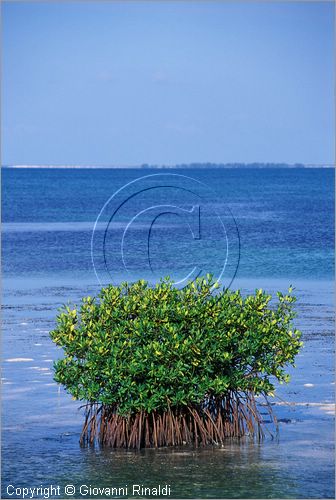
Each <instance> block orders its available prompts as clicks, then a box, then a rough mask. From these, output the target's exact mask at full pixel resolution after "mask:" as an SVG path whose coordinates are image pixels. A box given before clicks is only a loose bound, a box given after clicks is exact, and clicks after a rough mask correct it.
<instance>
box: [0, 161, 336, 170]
mask: <svg viewBox="0 0 336 500" xmlns="http://www.w3.org/2000/svg"><path fill="white" fill-rule="evenodd" d="M334 167H335V165H331V164H327V163H325V164H304V163H257V162H255V163H210V162H208V163H178V164H176V165H165V164H162V165H157V164H149V163H142V164H141V165H3V167H2V168H50V169H52V168H54V169H59V168H62V169H64V168H69V169H71V168H78V169H84V168H93V169H95V168H96V169H103V168H104V169H181V170H186V169H210V168H212V169H221V168H222V169H224V168H226V169H238V168H246V169H248V168H251V169H253V168H260V169H262V168H264V169H265V168H267V169H274V168H334Z"/></svg>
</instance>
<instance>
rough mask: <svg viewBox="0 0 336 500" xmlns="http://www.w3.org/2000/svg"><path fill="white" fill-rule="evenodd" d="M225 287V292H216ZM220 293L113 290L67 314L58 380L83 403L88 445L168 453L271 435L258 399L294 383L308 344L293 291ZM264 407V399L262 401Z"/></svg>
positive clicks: (202, 287)
mask: <svg viewBox="0 0 336 500" xmlns="http://www.w3.org/2000/svg"><path fill="white" fill-rule="evenodd" d="M215 286H216V285H215ZM277 295H278V300H277V303H276V304H272V305H271V304H270V301H271V296H270V295H267V294H266V293H264V292H263V291H262V290H256V291H255V294H253V295H250V296H246V297H244V296H242V294H241V293H240V291H230V290H228V289H225V290H222V291H218V290H217V291H216V292H214V283H213V282H212V278H211V277H210V276H207V277H206V278H199V279H197V280H196V281H195V282H191V283H189V284H188V286H187V287H186V288H184V289H183V290H178V289H176V288H175V287H174V286H173V284H172V283H171V282H170V281H169V280H168V279H167V280H163V281H162V282H160V283H159V284H157V285H156V286H154V287H151V286H149V284H148V283H147V282H145V281H138V282H136V283H133V284H128V283H122V284H121V285H120V286H112V285H111V286H108V287H106V288H103V289H102V290H101V292H100V294H99V295H98V297H97V298H93V297H85V298H83V299H82V303H81V305H80V307H79V308H78V309H77V308H71V307H69V306H64V307H63V308H62V310H61V311H60V314H59V315H58V317H57V326H56V328H55V329H54V330H53V331H52V332H51V338H52V340H53V341H54V342H55V343H56V344H57V345H58V346H61V347H62V348H63V350H64V358H63V359H60V360H58V361H57V362H56V363H55V380H56V381H57V382H58V383H60V384H63V385H64V386H65V388H66V390H67V391H68V392H69V393H70V394H72V396H73V397H74V398H75V399H78V400H83V401H84V402H85V408H86V418H85V423H84V426H83V431H82V435H81V443H82V444H85V443H91V444H92V443H94V442H95V441H96V440H98V442H99V443H101V444H103V445H108V446H112V447H127V448H140V447H158V446H170V445H182V444H186V443H193V444H194V445H196V446H197V445H205V444H208V443H223V440H224V439H225V438H226V437H229V436H231V437H240V436H243V435H250V436H259V437H260V436H261V435H262V434H263V425H262V417H261V414H260V412H259V410H258V404H257V400H256V397H258V396H264V397H265V398H267V395H269V394H272V393H273V390H274V383H275V381H280V382H287V381H288V375H286V373H285V367H286V365H289V364H293V363H294V358H295V355H296V354H297V353H298V351H299V348H300V345H301V342H300V341H299V338H300V332H299V331H298V330H296V329H294V328H293V326H292V319H293V317H294V312H293V306H292V305H293V302H294V301H295V297H294V296H292V294H291V290H289V293H288V294H287V295H283V294H281V293H279V292H278V294H277ZM257 399H258V398H257Z"/></svg>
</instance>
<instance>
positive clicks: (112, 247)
mask: <svg viewBox="0 0 336 500" xmlns="http://www.w3.org/2000/svg"><path fill="white" fill-rule="evenodd" d="M160 172H161V173H162V172H163V173H165V174H178V175H182V176H183V175H184V176H188V177H191V178H193V179H196V180H199V181H201V182H202V183H204V184H205V185H206V186H208V187H209V188H210V189H209V192H205V191H204V190H203V188H201V191H202V193H201V195H202V200H201V215H200V227H201V230H202V233H203V234H202V237H201V239H200V240H197V239H195V238H193V237H192V235H191V232H190V229H189V228H188V226H187V225H186V224H187V222H188V221H187V220H186V219H185V218H184V217H183V216H182V217H179V216H178V214H176V213H175V214H174V213H166V214H163V215H161V217H160V218H158V219H157V221H156V224H155V225H154V226H153V231H152V233H151V240H150V254H151V263H152V268H153V270H154V271H155V277H159V276H160V275H166V274H167V273H168V274H170V275H172V277H174V279H176V280H177V279H180V278H181V277H184V276H185V275H186V272H187V270H190V269H192V265H196V266H197V267H198V268H199V269H200V270H201V271H202V272H203V273H204V272H213V273H214V274H215V275H216V276H217V275H218V274H219V269H220V268H221V266H222V262H223V260H224V259H225V257H226V250H227V249H226V248H224V246H225V245H224V241H219V240H220V236H219V226H218V223H217V220H216V217H215V216H214V213H215V212H216V213H218V214H219V215H220V216H221V217H222V218H223V220H224V223H225V224H226V222H227V223H228V224H229V226H230V225H231V226H230V227H229V233H230V231H231V233H230V234H229V243H230V244H231V248H229V251H230V256H229V259H228V266H227V268H226V270H225V272H224V277H227V278H229V277H232V276H233V274H234V271H235V269H230V265H231V266H232V267H234V268H235V267H236V264H237V263H238V247H237V245H238V241H237V237H236V235H235V234H233V231H234V228H233V219H231V220H229V216H228V214H229V211H228V209H229V210H230V211H231V213H232V216H233V218H234V220H235V221H236V224H237V228H238V233H239V241H240V260H239V265H238V270H237V277H241V278H245V277H253V278H255V277H272V278H276V277H277V278H280V277H283V278H287V279H289V280H291V279H295V278H307V279H332V278H333V272H334V270H333V263H334V259H333V252H334V171H333V170H332V169H270V170H266V169H212V170H202V169H201V170H190V169H188V170H169V171H167V170H165V171H158V170H142V169H141V170H140V169H127V170H123V169H115V170H111V169H108V170H107V169H69V170H65V169H36V170H34V169H3V174H2V175H3V208H2V214H3V215H2V216H3V222H4V228H3V230H4V235H3V262H4V273H5V276H6V275H12V276H13V275H15V276H19V275H26V274H29V275H30V276H32V275H44V274H45V273H56V274H57V275H58V276H59V275H60V273H69V272H71V273H72V274H73V275H74V276H75V275H77V274H80V273H84V274H85V275H90V273H92V271H93V268H92V262H91V252H90V245H91V235H92V229H93V224H94V222H95V220H96V218H97V216H98V214H99V212H100V210H101V208H102V207H103V205H104V203H105V202H106V201H107V200H108V199H109V198H110V197H111V196H112V195H113V193H114V192H115V191H116V190H118V189H120V188H121V187H122V186H124V185H125V184H127V183H129V182H130V181H133V180H134V179H136V178H138V177H142V176H147V175H151V174H158V173H160ZM171 178H172V179H173V180H172V181H171V184H174V183H175V187H173V188H170V189H168V188H166V189H164V188H162V189H157V190H151V191H150V192H149V193H140V194H139V193H137V195H136V196H133V198H132V199H130V200H128V201H127V202H126V203H124V205H123V207H122V210H119V212H118V214H117V218H115V219H113V221H112V225H110V226H108V231H107V233H106V234H107V238H106V241H105V243H106V246H105V247H106V253H107V254H108V258H107V260H108V262H107V266H108V270H109V271H111V275H112V279H113V278H115V277H117V276H120V275H121V276H122V277H127V278H131V277H132V276H133V275H134V276H135V277H138V275H141V274H143V271H145V270H146V265H147V263H146V261H145V260H146V259H145V253H146V252H145V239H146V234H147V233H148V227H147V226H146V224H145V218H146V217H145V216H146V214H144V217H142V218H141V217H138V218H137V219H136V220H135V221H134V223H133V225H132V227H131V228H130V229H131V230H130V231H128V233H127V236H126V238H125V249H126V250H125V260H126V264H127V268H128V269H129V271H130V273H129V274H128V275H127V274H125V268H124V266H123V264H121V263H120V262H117V261H118V258H117V257H118V256H117V257H116V255H117V254H118V255H119V256H120V239H121V238H120V234H118V230H120V231H121V230H123V229H125V226H123V227H121V228H119V229H118V224H126V223H127V222H128V221H129V220H131V218H132V217H134V216H135V215H137V214H138V213H139V211H141V210H143V209H144V208H148V207H150V206H152V205H158V204H161V205H164V204H171V205H175V206H176V205H178V206H180V207H183V206H184V207H187V208H189V209H191V207H192V206H193V205H194V204H195V196H194V195H193V194H191V195H190V193H186V192H185V191H184V192H183V191H181V189H180V187H181V186H182V184H181V182H180V178H179V177H175V178H174V176H172V177H171ZM183 182H184V181H183ZM161 184H162V182H161ZM185 185H187V186H188V185H190V187H191V189H192V190H194V183H193V181H189V182H188V181H187V184H185ZM144 186H145V187H146V181H143V182H141V183H139V189H138V191H140V190H141V188H143V187H144ZM154 191H155V192H154ZM194 191H195V190H194ZM203 191H204V192H203ZM129 193H130V188H126V189H125V190H124V191H123V192H122V193H121V194H120V196H119V201H120V200H121V201H123V200H125V199H127V196H128V195H129ZM198 194H199V193H196V195H198ZM145 195H146V196H145ZM203 195H204V196H203ZM111 210H112V208H110V207H108V208H107V213H106V214H104V217H105V218H104V219H103V220H102V229H103V230H104V229H106V224H107V221H108V218H109V216H110V215H111ZM214 211H215V212H214ZM154 215H155V214H149V213H148V216H147V219H148V218H152V219H153V218H154ZM115 220H116V223H115V224H116V225H117V227H115V226H113V224H114V221H115ZM79 222H80V223H81V224H72V223H79ZM31 223H37V224H35V225H34V224H31ZM61 223H63V224H61ZM190 223H191V225H193V224H194V225H196V226H197V220H196V217H191V218H190ZM194 229H195V228H194ZM196 230H197V227H196ZM96 234H98V231H97V233H96ZM103 234H105V233H104V231H101V236H102V235H103ZM97 245H98V249H96V250H95V251H96V252H98V253H99V252H101V248H100V247H99V245H100V242H99V241H97ZM100 257H102V256H101V255H98V256H97V259H98V261H99V258H100ZM119 260H120V259H119ZM210 261H211V262H210ZM99 265H100V263H99V262H98V266H99ZM102 265H103V264H102ZM147 267H148V266H147ZM76 273H77V274H76Z"/></svg>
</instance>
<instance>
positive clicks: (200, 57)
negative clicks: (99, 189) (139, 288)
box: [2, 1, 334, 165]
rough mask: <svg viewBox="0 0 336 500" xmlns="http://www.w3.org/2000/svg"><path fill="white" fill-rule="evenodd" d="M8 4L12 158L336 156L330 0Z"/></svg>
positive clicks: (319, 159)
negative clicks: (306, 0) (324, 0)
mask: <svg viewBox="0 0 336 500" xmlns="http://www.w3.org/2000/svg"><path fill="white" fill-rule="evenodd" d="M2 9H3V19H2V23H3V62H2V71H3V73H2V74H3V80H2V109H3V111H2V163H3V164H83V165H88V164H122V165H133V164H141V163H156V164H163V163H164V164H175V163H181V162H183V163H189V162H208V161H209V162H223V163H226V162H288V163H295V162H303V163H332V162H333V161H334V144H333V141H334V122H333V113H334V102H333V85H334V74H333V55H334V54H333V4H332V3H321V2H316V3H315V2H313V3H298V2H296V3H290V2H276V3H273V2H271V3H265V2H259V3H250V2H248V3H243V2H236V3H235V4H234V3H228V2H209V1H207V2H182V3H178V2H156V3H155V2H144V3H142V2H123V3H122V2H120V3H117V2H65V3H64V2H59V3H57V2H52V3H49V2H42V3H40V2H38V3H34V2H32V3H27V2H16V3H10V2H7V3H3V4H2Z"/></svg>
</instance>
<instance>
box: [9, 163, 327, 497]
mask: <svg viewBox="0 0 336 500" xmlns="http://www.w3.org/2000/svg"><path fill="white" fill-rule="evenodd" d="M150 173H152V172H150ZM143 174H144V172H143V171H127V172H124V171H119V170H118V171H113V172H111V171H100V170H98V171H95V170H92V171H88V170H87V171H80V170H79V171H69V172H67V171H33V172H32V171H26V170H24V171H23V170H22V171H12V170H6V169H4V171H3V176H4V183H3V184H4V188H3V189H4V194H5V198H4V209H3V217H4V221H5V224H4V235H3V238H4V242H3V259H4V281H3V326H4V328H3V331H4V334H3V343H2V348H3V359H4V362H3V366H4V370H3V386H2V390H3V407H2V412H3V422H2V426H3V428H2V437H3V442H2V447H3V456H2V497H3V498H18V496H15V495H12V496H10V494H9V493H8V492H7V486H8V485H9V484H12V485H15V486H16V487H34V486H40V485H41V484H42V485H43V486H48V485H50V484H53V485H59V486H60V488H61V492H62V491H63V492H64V487H65V485H67V484H73V485H74V486H75V487H76V496H75V497H77V498H89V497H90V496H89V495H84V494H82V495H80V489H79V488H80V485H81V484H84V485H87V486H90V485H91V486H92V487H116V486H118V487H119V486H122V487H124V486H125V485H126V484H127V485H128V488H129V489H128V491H129V492H131V486H132V484H143V485H144V486H147V487H150V486H156V485H158V484H161V485H164V484H170V487H171V491H172V497H174V498H195V497H196V498H204V497H208V498H333V497H334V449H333V442H334V414H333V406H332V405H333V403H334V374H333V366H334V365H333V355H334V336H333V329H334V313H333V295H334V292H333V284H332V282H331V279H332V277H333V258H332V254H333V240H332V233H333V225H334V222H333V217H332V213H333V211H332V207H333V188H332V182H333V172H332V171H326V170H325V171H323V172H322V171H321V172H320V171H316V170H315V171H310V170H309V171H307V170H306V171H304V170H300V169H297V170H296V169H295V170H293V171H284V170H280V171H272V172H271V171H269V172H263V171H261V170H258V171H257V170H256V171H254V172H252V171H246V170H245V171H244V172H237V171H229V172H220V171H212V172H205V171H197V172H190V171H188V172H187V175H191V176H192V177H197V178H199V179H200V180H202V181H203V182H204V181H206V182H207V183H208V184H209V185H211V189H215V191H216V193H217V198H216V199H215V198H210V200H209V199H208V200H207V203H208V206H212V205H214V204H215V205H216V207H217V209H218V210H220V207H221V204H223V202H225V205H228V206H229V208H230V210H231V211H232V212H233V214H234V217H235V220H236V222H237V225H238V229H239V238H240V261H239V266H238V272H237V275H236V277H235V280H234V281H233V283H232V285H231V286H232V288H242V290H243V292H244V293H247V292H249V291H251V290H253V289H254V288H255V287H258V288H259V287H264V288H265V289H266V290H268V291H270V292H271V293H274V292H275V291H276V290H278V289H280V290H285V289H286V287H288V285H289V284H293V285H294V286H295V287H296V293H297V296H298V302H297V312H298V317H297V326H298V327H299V328H301V329H302V331H303V341H304V348H303V350H302V353H301V354H300V355H299V356H298V358H297V368H296V369H292V370H291V375H292V380H291V382H290V384H289V385H288V386H280V387H278V390H277V394H278V396H279V398H280V399H275V400H274V401H273V403H274V410H275V411H276V414H277V415H278V418H279V419H280V434H279V438H278V439H276V440H271V439H270V438H267V439H265V441H264V442H262V443H259V444H258V443H252V442H248V441H244V442H237V441H230V442H228V443H227V444H226V445H225V446H224V447H223V448H212V447H211V448H208V449H199V450H195V449H189V448H188V449H164V450H159V451H157V450H147V451H142V452H140V453H139V452H125V451H110V450H99V449H81V448H80V447H79V445H78V439H79V433H80V428H81V424H82V421H83V418H82V414H81V412H80V411H79V410H78V409H77V408H78V403H77V402H75V401H72V400H71V398H70V397H69V396H68V395H67V394H66V393H65V392H64V391H63V389H61V388H59V387H58V386H57V385H56V384H55V383H54V382H53V377H52V362H53V360H54V359H56V358H57V357H59V356H60V355H61V352H60V350H58V349H56V347H55V346H54V345H53V344H52V343H51V341H50V339H49V336H48V332H49V331H50V329H52V327H53V325H54V318H55V314H56V310H57V307H59V306H60V305H61V304H62V303H64V302H66V301H68V300H71V301H74V302H77V301H78V300H79V299H80V297H82V296H83V295H85V294H89V293H90V294H93V293H96V292H97V290H98V289H99V285H98V283H97V279H96V276H95V274H94V271H93V267H92V261H91V251H90V243H91V235H92V227H93V225H94V221H95V219H96V217H97V215H98V213H99V211H100V209H101V207H102V206H103V204H104V203H105V201H106V200H107V199H108V197H109V196H110V195H111V194H112V193H113V191H114V189H116V188H119V187H121V186H122V185H123V184H124V183H125V182H126V181H129V180H131V179H134V178H136V177H138V176H140V175H143ZM218 193H219V194H218ZM160 196H161V198H160V197H159V202H160V203H163V201H164V200H165V197H164V195H160ZM177 198H178V195H177ZM162 200H163V201H162ZM177 201H178V200H177ZM177 201H176V202H177ZM183 201H184V202H186V200H183ZM187 201H188V203H192V202H193V200H192V199H190V200H187ZM139 206H141V204H140V205H139ZM218 207H219V208H218ZM133 208H134V207H129V209H130V212H127V211H126V212H125V213H124V214H122V215H123V217H124V218H125V219H126V220H127V217H128V216H129V214H130V213H131V214H132V213H133V212H132V210H133ZM205 209H206V207H205ZM222 209H223V207H222ZM223 213H224V214H226V213H227V212H223ZM208 215H209V214H208ZM202 220H203V221H204V219H201V221H202ZM205 220H206V221H207V228H206V229H207V231H208V232H207V233H204V234H206V235H207V236H208V239H209V241H210V243H209V245H208V246H205V247H203V251H204V254H203V256H202V252H200V253H199V254H197V252H196V255H197V259H195V258H194V253H193V252H191V250H190V245H189V241H190V235H188V234H187V231H186V229H185V228H184V226H183V227H181V226H179V224H177V221H178V218H177V217H176V214H175V215H174V214H170V216H169V217H168V215H167V219H165V218H164V217H163V218H162V219H161V221H160V225H158V227H156V230H157V232H156V233H155V234H153V241H152V245H153V246H152V247H151V252H152V258H153V266H154V270H155V272H157V273H161V272H162V273H166V272H170V273H172V274H174V276H175V277H176V278H179V277H181V276H184V273H185V272H186V270H188V269H189V266H190V264H193V263H195V264H197V263H199V262H203V265H204V266H206V265H207V263H208V262H209V260H208V256H209V252H210V250H211V252H213V253H216V251H217V255H218V262H219V264H220V262H221V257H222V254H221V247H220V245H219V246H216V245H217V241H216V238H214V239H211V238H212V237H213V235H215V229H216V226H215V223H214V222H213V220H212V219H211V217H208V219H205ZM118 223H121V224H122V223H123V220H122V218H121V219H120V221H118ZM143 224H144V227H146V226H145V222H143ZM203 224H204V222H203ZM111 227H112V226H111ZM172 229H173V231H172ZM137 231H138V233H137ZM160 231H161V233H160ZM232 234H233V235H234V233H232ZM111 235H112V236H113V235H114V232H113V231H111V228H110V233H109V237H110V236H111ZM177 236H178V237H177ZM183 237H185V239H183ZM109 241H110V240H109ZM141 241H142V240H141V227H140V229H139V228H138V229H136V230H135V231H134V232H133V233H130V240H129V242H128V247H127V248H128V251H129V254H127V255H128V257H129V256H131V257H132V255H136V251H137V249H138V248H140V247H139V244H140V243H141ZM211 241H214V243H211ZM109 244H111V245H112V244H113V241H112V239H111V241H110V243H109ZM118 244H119V243H118ZM211 245H212V246H211ZM236 248H237V247H235V246H234V245H233V246H232V249H233V250H235V249H236ZM110 249H112V247H111V248H110ZM161 250H162V252H161ZM133 252H135V253H133ZM211 255H212V253H211ZM163 256H164V258H163ZM234 256H235V254H234ZM140 257H141V255H140ZM236 257H237V255H236ZM202 258H203V260H202ZM193 259H194V260H193ZM199 259H200V260H199ZM111 262H112V261H109V264H110V263H111ZM186 263H187V265H186ZM112 265H114V264H113V262H112ZM128 265H129V267H130V270H131V275H132V272H133V273H134V275H136V273H137V272H139V270H140V271H141V269H142V267H141V265H142V264H141V260H138V259H134V262H132V261H130V262H129V261H128ZM215 265H217V261H216V259H215ZM132 266H133V267H132ZM216 269H217V268H216V267H215V270H216ZM117 271H118V272H116V274H115V275H114V278H115V280H116V281H118V280H119V279H121V278H123V277H124V275H123V274H124V273H123V272H122V270H117ZM226 271H227V272H228V273H229V274H230V273H232V272H233V271H232V269H230V267H228V268H227V269H226ZM284 402H286V404H285V403H284ZM83 491H85V490H83ZM10 492H11V490H10ZM62 496H63V495H62ZM93 497H94V496H93Z"/></svg>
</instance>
